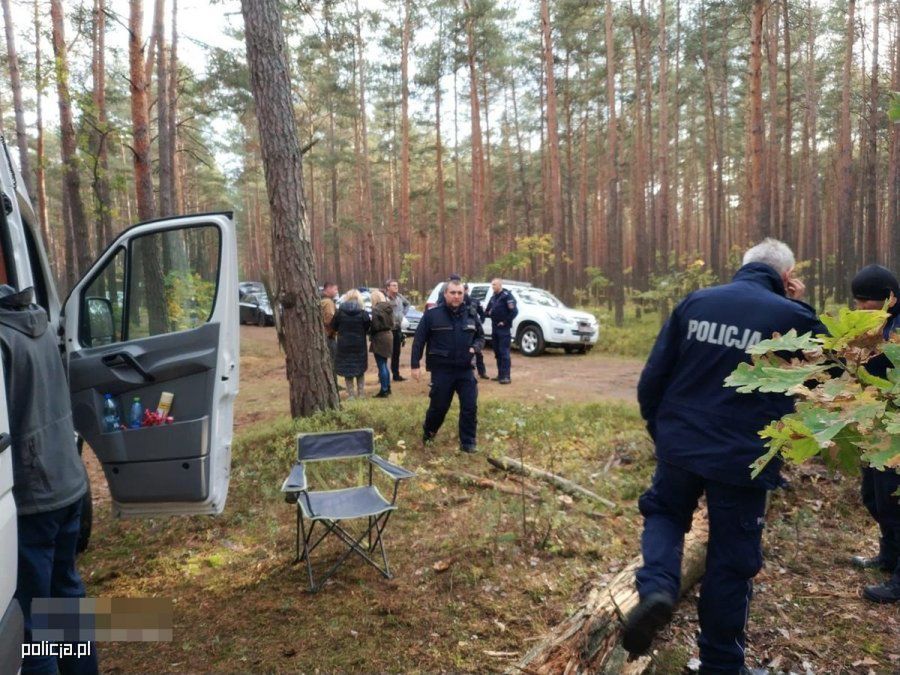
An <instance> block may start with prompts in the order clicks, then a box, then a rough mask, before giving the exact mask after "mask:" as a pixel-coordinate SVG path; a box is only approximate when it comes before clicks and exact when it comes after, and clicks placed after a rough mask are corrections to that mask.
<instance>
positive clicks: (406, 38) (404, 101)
mask: <svg viewBox="0 0 900 675" xmlns="http://www.w3.org/2000/svg"><path fill="white" fill-rule="evenodd" d="M411 12H412V8H411V6H410V0H403V27H402V29H401V38H400V250H401V251H402V252H403V253H410V252H411V251H410V245H411V242H412V226H411V223H410V219H409V48H410V42H411V39H412V36H411V33H412V26H411V21H412V17H411V16H410V14H411Z"/></svg>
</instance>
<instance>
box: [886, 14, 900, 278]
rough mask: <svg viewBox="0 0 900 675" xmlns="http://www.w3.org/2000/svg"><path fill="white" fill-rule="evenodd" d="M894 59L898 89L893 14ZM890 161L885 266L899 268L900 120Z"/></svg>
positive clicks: (899, 47) (899, 50)
mask: <svg viewBox="0 0 900 675" xmlns="http://www.w3.org/2000/svg"><path fill="white" fill-rule="evenodd" d="M894 17H895V20H894V59H893V64H892V67H891V71H892V73H891V90H892V91H900V17H897V15H896V14H895V15H894ZM890 136H891V149H890V162H889V163H888V167H889V168H888V220H887V222H888V226H887V236H886V241H887V247H888V257H887V263H886V264H887V266H888V267H889V268H890V269H892V270H895V271H896V270H898V269H900V122H894V123H893V124H892V125H891V132H890Z"/></svg>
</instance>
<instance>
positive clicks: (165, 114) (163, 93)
mask: <svg viewBox="0 0 900 675" xmlns="http://www.w3.org/2000/svg"><path fill="white" fill-rule="evenodd" d="M165 5H166V2H165V0H156V3H155V5H154V11H153V32H154V33H156V49H157V52H156V115H157V117H156V133H157V138H158V139H159V143H158V146H157V150H158V153H159V215H160V217H166V216H171V215H172V214H173V213H174V199H173V193H174V191H175V190H174V184H173V179H172V166H171V164H170V162H171V150H170V148H171V144H172V140H171V138H170V137H169V135H170V133H171V128H170V126H169V93H168V92H169V64H168V57H167V55H166V27H165V21H164V18H163V17H164V16H165Z"/></svg>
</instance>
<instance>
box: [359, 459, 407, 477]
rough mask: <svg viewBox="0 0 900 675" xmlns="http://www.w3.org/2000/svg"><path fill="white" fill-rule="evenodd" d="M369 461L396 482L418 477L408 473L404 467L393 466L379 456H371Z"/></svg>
mask: <svg viewBox="0 0 900 675" xmlns="http://www.w3.org/2000/svg"><path fill="white" fill-rule="evenodd" d="M369 461H370V462H372V464H374V465H375V466H377V467H378V468H379V469H381V470H382V471H384V472H385V473H386V474H387V475H388V476H390V477H391V478H393V479H394V480H405V479H406V478H413V477H415V475H416V474H415V472H413V471H408V470H406V469H404V468H403V467H402V466H397V465H396V464H391V463H390V462H389V461H387V460H386V459H384V458H383V457H379V456H378V455H369Z"/></svg>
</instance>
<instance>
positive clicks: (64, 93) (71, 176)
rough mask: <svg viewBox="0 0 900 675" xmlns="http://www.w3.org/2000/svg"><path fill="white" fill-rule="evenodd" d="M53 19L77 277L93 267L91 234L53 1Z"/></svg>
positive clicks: (56, 0) (61, 31)
mask: <svg viewBox="0 0 900 675" xmlns="http://www.w3.org/2000/svg"><path fill="white" fill-rule="evenodd" d="M50 18H51V20H52V22H53V55H54V57H55V59H56V91H57V94H58V97H59V127H60V134H61V136H62V142H61V150H62V161H63V164H64V165H65V182H66V185H67V187H68V198H69V213H70V215H71V218H72V236H73V239H74V241H73V245H74V246H75V260H74V262H75V264H76V266H77V267H76V269H75V276H76V278H77V277H79V276H81V274H82V273H84V272H86V271H87V268H88V266H89V265H90V264H91V248H90V241H91V240H90V232H89V231H88V226H87V218H86V217H85V215H84V203H83V202H82V200H81V178H80V175H79V166H78V157H77V155H76V152H77V147H78V142H77V139H76V138H75V125H74V123H73V121H72V101H71V98H70V96H69V63H68V58H67V55H66V34H65V28H64V25H63V21H64V19H63V9H62V2H61V0H51V2H50Z"/></svg>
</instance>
